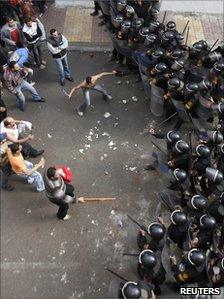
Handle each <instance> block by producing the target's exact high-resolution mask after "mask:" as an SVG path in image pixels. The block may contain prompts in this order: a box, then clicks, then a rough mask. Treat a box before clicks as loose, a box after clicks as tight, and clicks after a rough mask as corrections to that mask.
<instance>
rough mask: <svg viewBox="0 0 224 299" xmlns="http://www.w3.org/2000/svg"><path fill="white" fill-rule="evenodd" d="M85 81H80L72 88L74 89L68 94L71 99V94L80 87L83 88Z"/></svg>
mask: <svg viewBox="0 0 224 299" xmlns="http://www.w3.org/2000/svg"><path fill="white" fill-rule="evenodd" d="M83 84H84V82H82V83H80V84H79V85H77V86H75V87H73V88H72V90H71V91H70V93H69V95H68V98H69V99H70V98H71V96H72V95H73V93H74V92H75V91H76V90H78V89H79V88H81V87H82V86H83Z"/></svg>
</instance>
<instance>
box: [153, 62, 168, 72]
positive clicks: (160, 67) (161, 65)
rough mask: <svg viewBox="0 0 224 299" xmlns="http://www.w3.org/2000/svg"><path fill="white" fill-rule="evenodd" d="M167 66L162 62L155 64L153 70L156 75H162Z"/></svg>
mask: <svg viewBox="0 0 224 299" xmlns="http://www.w3.org/2000/svg"><path fill="white" fill-rule="evenodd" d="M167 69H168V68H167V65H166V64H165V63H164V62H160V63H157V64H156V65H155V70H156V71H157V72H158V73H164V72H166V71H167Z"/></svg>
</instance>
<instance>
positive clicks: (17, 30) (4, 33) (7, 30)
mask: <svg viewBox="0 0 224 299" xmlns="http://www.w3.org/2000/svg"><path fill="white" fill-rule="evenodd" d="M1 39H2V40H3V41H4V42H5V44H6V46H7V47H8V48H9V49H10V50H15V49H16V48H17V47H20V46H22V45H23V35H22V27H21V25H20V24H19V23H18V22H16V21H14V20H13V19H12V18H10V17H8V18H7V19H6V24H5V25H4V26H3V27H2V29H1Z"/></svg>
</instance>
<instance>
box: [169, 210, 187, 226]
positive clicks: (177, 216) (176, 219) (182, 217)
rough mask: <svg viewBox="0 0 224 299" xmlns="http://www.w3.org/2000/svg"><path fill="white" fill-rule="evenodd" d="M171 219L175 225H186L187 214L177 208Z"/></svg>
mask: <svg viewBox="0 0 224 299" xmlns="http://www.w3.org/2000/svg"><path fill="white" fill-rule="evenodd" d="M170 220H171V222H172V223H173V224H175V225H180V226H184V225H186V223H187V216H186V214H185V213H183V212H181V211H180V210H175V211H173V212H172V213H171V216H170Z"/></svg>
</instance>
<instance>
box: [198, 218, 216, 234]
mask: <svg viewBox="0 0 224 299" xmlns="http://www.w3.org/2000/svg"><path fill="white" fill-rule="evenodd" d="M199 222H200V226H201V227H202V228H204V229H206V230H211V231H212V230H214V229H215V228H216V225H217V223H216V220H215V218H214V217H212V216H210V215H207V214H204V215H202V216H201V218H200V220H199Z"/></svg>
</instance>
